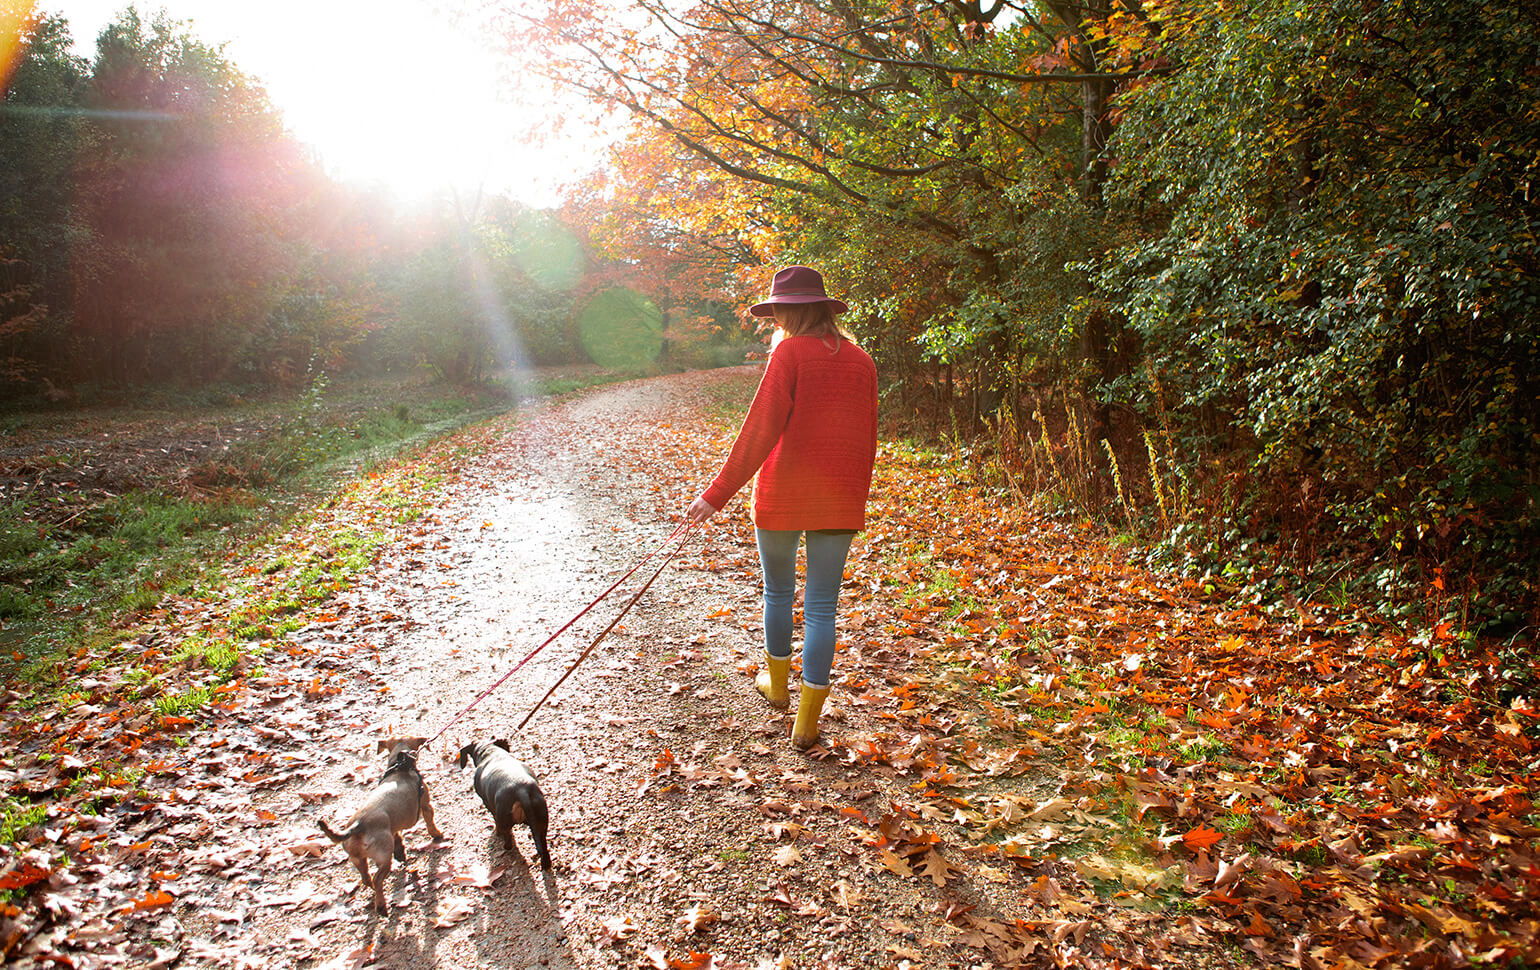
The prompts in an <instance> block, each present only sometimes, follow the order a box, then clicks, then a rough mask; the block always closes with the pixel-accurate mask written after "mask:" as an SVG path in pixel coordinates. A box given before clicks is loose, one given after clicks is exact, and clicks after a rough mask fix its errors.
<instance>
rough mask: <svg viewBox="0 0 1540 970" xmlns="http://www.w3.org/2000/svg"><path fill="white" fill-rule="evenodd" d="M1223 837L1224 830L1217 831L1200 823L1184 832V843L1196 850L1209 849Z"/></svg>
mask: <svg viewBox="0 0 1540 970" xmlns="http://www.w3.org/2000/svg"><path fill="white" fill-rule="evenodd" d="M1222 838H1224V834H1223V833H1222V832H1218V831H1215V830H1214V829H1211V828H1209V827H1208V826H1206V825H1200V826H1198V827H1197V828H1195V829H1191V830H1189V831H1187V832H1184V833H1182V843H1183V844H1184V845H1186V846H1187V848H1189V849H1191V850H1193V851H1194V852H1197V851H1199V850H1200V849H1207V848H1209V847H1210V846H1212V845H1213V844H1214V843H1216V842H1218V841H1219V840H1220V839H1222Z"/></svg>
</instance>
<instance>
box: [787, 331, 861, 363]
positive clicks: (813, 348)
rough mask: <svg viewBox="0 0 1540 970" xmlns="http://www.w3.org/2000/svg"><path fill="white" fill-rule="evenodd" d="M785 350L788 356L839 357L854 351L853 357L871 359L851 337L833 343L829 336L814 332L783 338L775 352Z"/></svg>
mask: <svg viewBox="0 0 1540 970" xmlns="http://www.w3.org/2000/svg"><path fill="white" fill-rule="evenodd" d="M783 352H784V353H785V354H786V356H787V357H817V358H825V357H838V356H840V355H841V354H845V353H847V352H853V353H851V356H852V357H856V358H862V357H865V358H866V359H868V360H870V359H871V358H870V357H869V356H868V355H867V353H866V351H864V350H862V349H861V347H860V345H859V344H857V343H856V342H855V341H854V340H851V339H850V338H849V337H841V338H839V342H838V343H833V342H831V341H830V340H829V338H828V337H821V336H814V335H813V334H803V335H801V336H797V337H784V338H782V339H781V341H780V343H779V344H778V345H777V346H776V348H775V350H774V353H776V354H779V353H783Z"/></svg>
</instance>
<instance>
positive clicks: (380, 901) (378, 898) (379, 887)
mask: <svg viewBox="0 0 1540 970" xmlns="http://www.w3.org/2000/svg"><path fill="white" fill-rule="evenodd" d="M397 842H398V843H399V842H400V840H399V839H398V840H397ZM389 875H390V858H389V857H388V856H387V857H386V859H385V862H384V864H383V865H381V866H379V867H377V868H376V869H375V870H374V908H375V909H376V910H378V911H379V912H381V913H388V912H390V904H389V903H387V902H386V901H385V877H387V876H389Z"/></svg>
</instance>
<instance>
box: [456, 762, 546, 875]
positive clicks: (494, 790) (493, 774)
mask: <svg viewBox="0 0 1540 970" xmlns="http://www.w3.org/2000/svg"><path fill="white" fill-rule="evenodd" d="M467 760H469V761H471V762H472V763H474V764H475V765H476V794H478V795H480V796H481V804H483V805H485V806H486V807H487V811H489V812H491V813H492V827H493V828H494V830H496V832H497V834H498V835H500V836H502V839H503V845H506V846H507V847H508V848H510V849H512V850H513V854H514V855H516V856H518V855H519V849H518V846H516V845H514V844H513V824H514V823H515V822H521V823H523V824H525V825H528V826H529V834H530V835H531V836H533V837H534V840H535V851H536V852H537V853H539V855H540V868H542V869H550V868H551V853H550V852H549V851H547V849H546V846H545V830H546V826H547V824H548V822H549V820H550V816H549V814H548V813H547V811H546V807H545V795H544V794H543V793H542V792H541V791H540V785H539V783H538V782H536V781H535V776H534V774H532V773H531V772H530V770H529V769H528V768H526V767H524V763H523V762H522V761H519V760H518V759H517V758H515V757H514V756H513V755H512V754H510V753H509V751H508V742H506V741H472V742H471V743H470V744H467V745H466V746H465V747H463V748H461V749H460V767H461V768H464V767H465V762H466V761H467ZM520 858H522V856H520Z"/></svg>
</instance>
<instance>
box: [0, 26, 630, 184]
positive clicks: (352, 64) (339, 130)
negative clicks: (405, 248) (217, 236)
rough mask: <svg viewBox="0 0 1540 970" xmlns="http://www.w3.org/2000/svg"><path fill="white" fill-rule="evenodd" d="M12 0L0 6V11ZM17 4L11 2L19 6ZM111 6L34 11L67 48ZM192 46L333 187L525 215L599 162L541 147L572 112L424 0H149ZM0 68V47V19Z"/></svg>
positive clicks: (81, 46) (79, 46)
mask: <svg viewBox="0 0 1540 970" xmlns="http://www.w3.org/2000/svg"><path fill="white" fill-rule="evenodd" d="M15 3H16V0H0V14H3V13H4V12H5V11H9V10H11V9H12V7H13V6H14V5H15ZM28 6H29V4H28V3H26V2H22V3H21V4H20V7H21V8H23V9H25V8H26V7H28ZM124 6H126V3H125V2H124V0H53V2H52V3H48V2H45V3H42V4H40V7H43V8H46V9H49V10H54V11H57V12H58V13H61V14H63V15H64V16H65V17H66V18H67V19H68V20H69V22H70V27H71V32H72V33H73V34H74V36H75V40H76V50H77V52H78V53H80V54H81V55H82V56H84V57H87V58H88V59H89V58H91V57H93V56H94V55H95V44H94V39H95V37H96V35H97V34H98V33H99V32H100V31H101V29H102V28H103V27H105V26H106V25H107V24H108V23H109V22H110V21H111V20H112V19H113V18H114V17H116V16H117V14H118V11H119V10H120V9H121V8H122V7H124ZM141 6H147V7H149V8H151V9H155V10H159V9H164V10H165V12H166V14H167V15H168V16H169V17H171V18H172V19H174V20H179V21H183V22H184V23H185V25H186V27H187V29H188V30H189V31H190V32H191V34H192V35H193V36H194V37H196V38H197V39H198V40H200V41H202V42H204V43H206V44H209V45H211V46H215V47H220V48H222V49H223V51H224V54H225V56H226V57H227V58H228V59H229V60H230V61H231V62H232V63H233V64H234V65H235V66H236V67H237V68H238V69H240V70H241V71H242V72H244V73H245V74H247V75H249V76H250V77H252V78H253V79H255V80H256V82H257V83H259V84H260V85H261V86H262V87H263V88H264V89H265V90H266V91H267V94H268V97H269V98H270V99H271V101H272V103H273V105H274V106H275V107H276V108H277V109H278V110H279V112H280V113H281V114H282V116H283V120H284V124H285V126H286V127H287V128H288V129H289V130H290V131H291V132H293V134H294V135H295V137H296V138H297V139H298V140H300V141H301V142H304V143H305V144H307V145H309V146H311V147H312V148H313V149H314V150H315V152H316V154H317V155H318V156H319V157H320V159H321V161H322V163H323V164H324V165H325V166H326V168H327V170H328V171H329V172H330V174H331V175H332V176H333V177H335V178H337V179H339V180H340V181H349V182H357V183H364V184H373V185H378V186H382V187H384V188H386V189H388V190H389V191H391V192H392V193H393V194H396V195H398V196H401V197H403V198H407V199H412V198H421V197H424V196H428V195H431V194H436V193H438V192H441V191H442V190H443V189H445V188H449V187H453V188H455V189H458V190H462V191H469V192H474V191H476V190H477V189H481V190H483V191H485V192H489V193H498V194H502V195H507V196H510V197H512V198H516V199H518V200H520V201H523V202H526V203H528V204H532V205H550V204H554V203H555V202H556V201H558V200H559V199H560V197H561V194H562V193H561V187H562V186H563V185H565V184H566V183H567V182H568V181H569V180H570V179H571V178H572V177H573V176H574V174H575V173H579V172H582V171H586V170H587V169H588V168H590V167H592V166H593V165H595V164H596V163H597V160H598V158H599V157H601V155H602V152H600V151H598V150H596V149H595V147H594V144H593V139H586V140H585V136H584V135H583V134H582V133H581V132H579V133H576V139H577V140H574V138H573V137H569V135H570V134H571V129H567V130H566V131H567V132H568V134H564V135H563V136H561V137H554V138H553V137H546V136H548V135H549V134H550V133H552V132H554V131H555V130H556V128H557V125H556V123H555V120H554V119H555V118H556V117H557V116H560V115H568V116H574V115H576V114H577V113H578V111H577V109H576V107H575V106H573V105H570V104H563V103H562V102H561V100H560V98H559V97H557V96H555V95H554V94H553V93H552V92H551V91H549V89H547V88H544V87H542V86H541V85H540V84H539V83H538V82H536V81H535V80H534V79H532V78H530V77H528V76H527V75H526V72H524V70H523V65H520V64H518V63H515V61H514V59H513V58H511V57H510V56H509V55H508V54H506V53H505V52H502V51H499V50H498V49H497V47H496V44H495V41H496V38H494V37H490V36H488V35H486V34H485V33H483V32H482V31H481V30H479V29H478V26H477V25H476V24H475V23H473V22H471V21H469V20H467V21H465V22H458V21H455V20H452V19H451V18H450V17H449V16H447V15H446V14H444V13H443V12H442V10H441V9H440V6H439V5H437V4H432V3H429V2H428V0H369V2H362V0H357V2H352V0H338V2H316V0H266V2H264V3H261V4H252V3H231V2H230V0H155V2H154V3H153V4H147V5H141ZM0 29H4V30H5V31H6V32H5V33H3V34H0V72H3V70H4V68H5V60H4V58H5V55H6V53H7V51H6V48H5V47H4V43H5V41H6V39H8V38H12V37H13V36H14V34H15V31H14V30H11V29H9V27H8V25H7V23H6V21H5V20H4V18H3V17H0Z"/></svg>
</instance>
